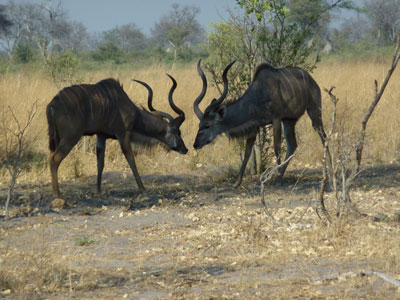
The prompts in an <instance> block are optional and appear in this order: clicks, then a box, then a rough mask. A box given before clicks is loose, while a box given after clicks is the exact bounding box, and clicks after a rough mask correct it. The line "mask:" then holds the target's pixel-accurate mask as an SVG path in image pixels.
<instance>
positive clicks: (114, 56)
mask: <svg viewBox="0 0 400 300" xmlns="http://www.w3.org/2000/svg"><path fill="white" fill-rule="evenodd" d="M92 57H93V59H94V60H97V61H112V62H114V63H116V64H122V63H123V62H124V53H123V52H122V50H121V49H120V48H119V47H118V46H116V45H115V44H114V43H111V42H108V43H105V44H101V45H99V46H98V47H97V49H96V50H95V51H94V52H93V54H92Z"/></svg>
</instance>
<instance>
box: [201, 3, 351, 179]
mask: <svg viewBox="0 0 400 300" xmlns="http://www.w3.org/2000/svg"><path fill="white" fill-rule="evenodd" d="M236 2H237V5H238V6H239V8H240V9H241V10H244V12H243V11H242V12H241V13H240V14H234V13H232V11H230V19H229V20H228V21H227V22H226V23H219V24H217V25H214V27H213V29H214V32H213V33H211V34H209V35H208V36H207V42H208V43H207V48H208V50H209V53H210V57H209V59H208V60H207V62H206V69H207V70H208V71H209V72H210V73H211V74H212V78H213V81H214V84H215V85H216V86H217V87H218V86H219V84H220V83H221V78H222V70H223V69H224V67H225V65H227V64H228V63H229V61H230V60H232V59H236V60H238V61H239V64H237V65H236V71H232V72H230V80H229V86H230V92H232V93H233V94H231V95H232V96H233V97H239V96H240V95H241V94H242V93H243V92H244V90H245V89H246V88H247V86H248V85H249V83H250V82H251V80H252V76H253V73H254V70H255V68H256V66H257V65H258V64H259V63H260V62H261V61H267V62H269V63H271V64H273V65H274V66H276V67H283V66H288V65H294V66H300V67H303V68H304V69H307V70H310V71H311V70H313V69H314V68H315V66H316V63H317V60H316V59H311V54H312V51H313V50H314V45H313V44H312V43H309V42H310V40H311V39H312V37H313V33H314V32H315V30H316V29H315V28H316V27H318V26H316V25H318V22H319V21H321V20H323V19H324V18H325V19H327V14H328V12H329V11H330V10H331V9H333V8H335V7H344V6H345V7H348V5H349V1H346V0H336V1H334V2H333V3H331V4H328V3H327V2H326V1H323V0H316V1H315V3H317V4H318V5H317V6H316V5H308V6H306V7H305V8H303V10H302V12H303V13H305V12H307V16H308V18H303V19H301V18H299V11H300V8H299V5H298V1H294V0H293V1H285V0H237V1H236ZM308 2H310V1H308ZM288 3H289V4H292V8H293V9H292V10H290V9H289V7H290V6H288ZM294 8H297V9H294ZM307 8H308V10H306V9H307ZM265 132H266V128H263V130H262V131H261V133H262V134H261V135H260V134H259V135H258V137H257V142H256V144H255V147H254V148H253V157H252V158H251V159H250V164H255V165H256V167H255V168H253V169H255V170H257V173H258V174H260V172H261V171H262V170H263V169H264V165H265V163H266V162H267V160H265V159H264V160H263V158H269V155H267V150H268V148H267V149H265V148H264V145H266V146H268V145H269V141H270V140H271V137H270V134H264V133H265Z"/></svg>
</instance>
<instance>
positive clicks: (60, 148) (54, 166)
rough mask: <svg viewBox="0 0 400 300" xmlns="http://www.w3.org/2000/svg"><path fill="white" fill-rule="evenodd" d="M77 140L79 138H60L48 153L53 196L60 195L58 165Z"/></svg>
mask: <svg viewBox="0 0 400 300" xmlns="http://www.w3.org/2000/svg"><path fill="white" fill-rule="evenodd" d="M78 141H79V138H74V139H61V140H60V143H59V144H58V145H57V147H56V150H54V152H51V153H50V159H49V161H50V173H51V183H52V187H53V195H54V196H55V197H60V189H59V186H58V167H59V166H60V164H61V162H62V161H63V160H64V158H65V157H66V156H67V155H68V153H69V152H70V151H71V149H72V148H73V147H74V146H75V145H76V143H77V142H78Z"/></svg>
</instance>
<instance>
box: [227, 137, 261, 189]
mask: <svg viewBox="0 0 400 300" xmlns="http://www.w3.org/2000/svg"><path fill="white" fill-rule="evenodd" d="M256 136H257V135H254V136H251V137H249V138H247V140H246V150H245V152H244V159H243V162H242V165H241V166H240V170H239V176H238V179H237V180H236V182H235V184H234V185H233V186H234V187H238V186H239V185H240V184H241V183H242V179H243V174H244V171H245V170H246V165H247V162H248V161H249V158H250V155H251V150H252V149H253V146H254V142H255V141H256Z"/></svg>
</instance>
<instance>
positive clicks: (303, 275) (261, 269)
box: [0, 165, 400, 299]
mask: <svg viewBox="0 0 400 300" xmlns="http://www.w3.org/2000/svg"><path fill="white" fill-rule="evenodd" d="M231 171H232V170H231V168H229V167H226V168H225V167H218V168H217V167H216V168H211V169H209V170H204V171H198V172H193V173H191V174H179V175H144V176H142V178H143V181H144V184H145V186H146V189H147V192H146V193H144V194H142V195H139V194H138V192H137V188H136V185H135V182H134V180H133V178H132V176H131V174H129V173H123V172H109V173H105V174H104V180H103V193H102V194H101V195H96V194H95V177H89V178H78V179H76V180H73V181H68V182H61V190H62V194H63V195H62V199H63V200H64V201H60V202H59V203H56V202H52V200H53V197H52V195H51V191H50V185H45V186H36V185H33V184H20V185H19V187H18V189H17V199H16V200H14V201H13V203H12V205H11V218H9V219H5V218H4V217H3V218H2V219H0V298H1V299H384V298H385V299H399V298H400V292H399V288H398V287H396V285H394V284H392V283H390V282H388V281H386V280H384V279H382V277H380V276H379V274H385V275H386V276H388V277H390V278H392V279H394V280H399V279H400V261H399V259H400V251H399V249H400V201H399V200H400V187H399V183H400V166H399V165H379V166H372V167H368V168H367V169H366V171H365V172H364V173H363V174H362V176H361V177H360V178H359V179H358V180H357V184H356V186H355V187H354V188H353V191H352V193H351V196H352V201H353V203H354V204H355V205H356V206H357V207H358V209H359V210H360V211H361V212H362V214H363V215H357V214H355V213H350V214H349V215H347V216H345V217H343V218H337V219H335V221H334V223H333V224H331V225H326V224H325V223H324V222H322V221H321V220H320V219H319V217H318V215H317V214H316V212H315V207H316V205H317V203H316V200H315V199H316V198H317V197H316V191H317V190H318V187H319V182H320V178H321V174H320V173H319V172H318V171H315V170H305V171H304V170H303V171H301V172H300V171H290V172H288V173H287V175H286V176H285V179H284V180H283V182H279V183H278V182H274V181H272V182H271V183H270V184H269V185H268V186H267V189H268V192H267V195H266V199H267V204H268V210H269V212H270V213H271V214H272V215H273V216H274V217H275V219H276V220H277V221H278V222H276V223H274V222H272V221H271V220H270V219H269V218H268V217H267V215H266V213H265V207H264V206H263V205H262V204H261V202H260V195H259V193H260V186H259V183H258V180H257V178H256V177H251V176H248V177H246V179H245V181H244V182H243V184H242V187H241V188H233V186H232V182H233V180H234V176H233V175H231ZM221 178H223V179H221ZM225 178H227V179H225ZM331 198H333V195H331V194H330V193H327V205H328V207H329V208H330V209H331V210H332V211H333V210H334V206H335V203H334V201H333V200H332V202H331V203H330V202H329V199H331ZM5 199H6V189H5V188H4V186H3V189H1V190H0V210H4V203H5ZM373 272H379V273H373Z"/></svg>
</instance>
